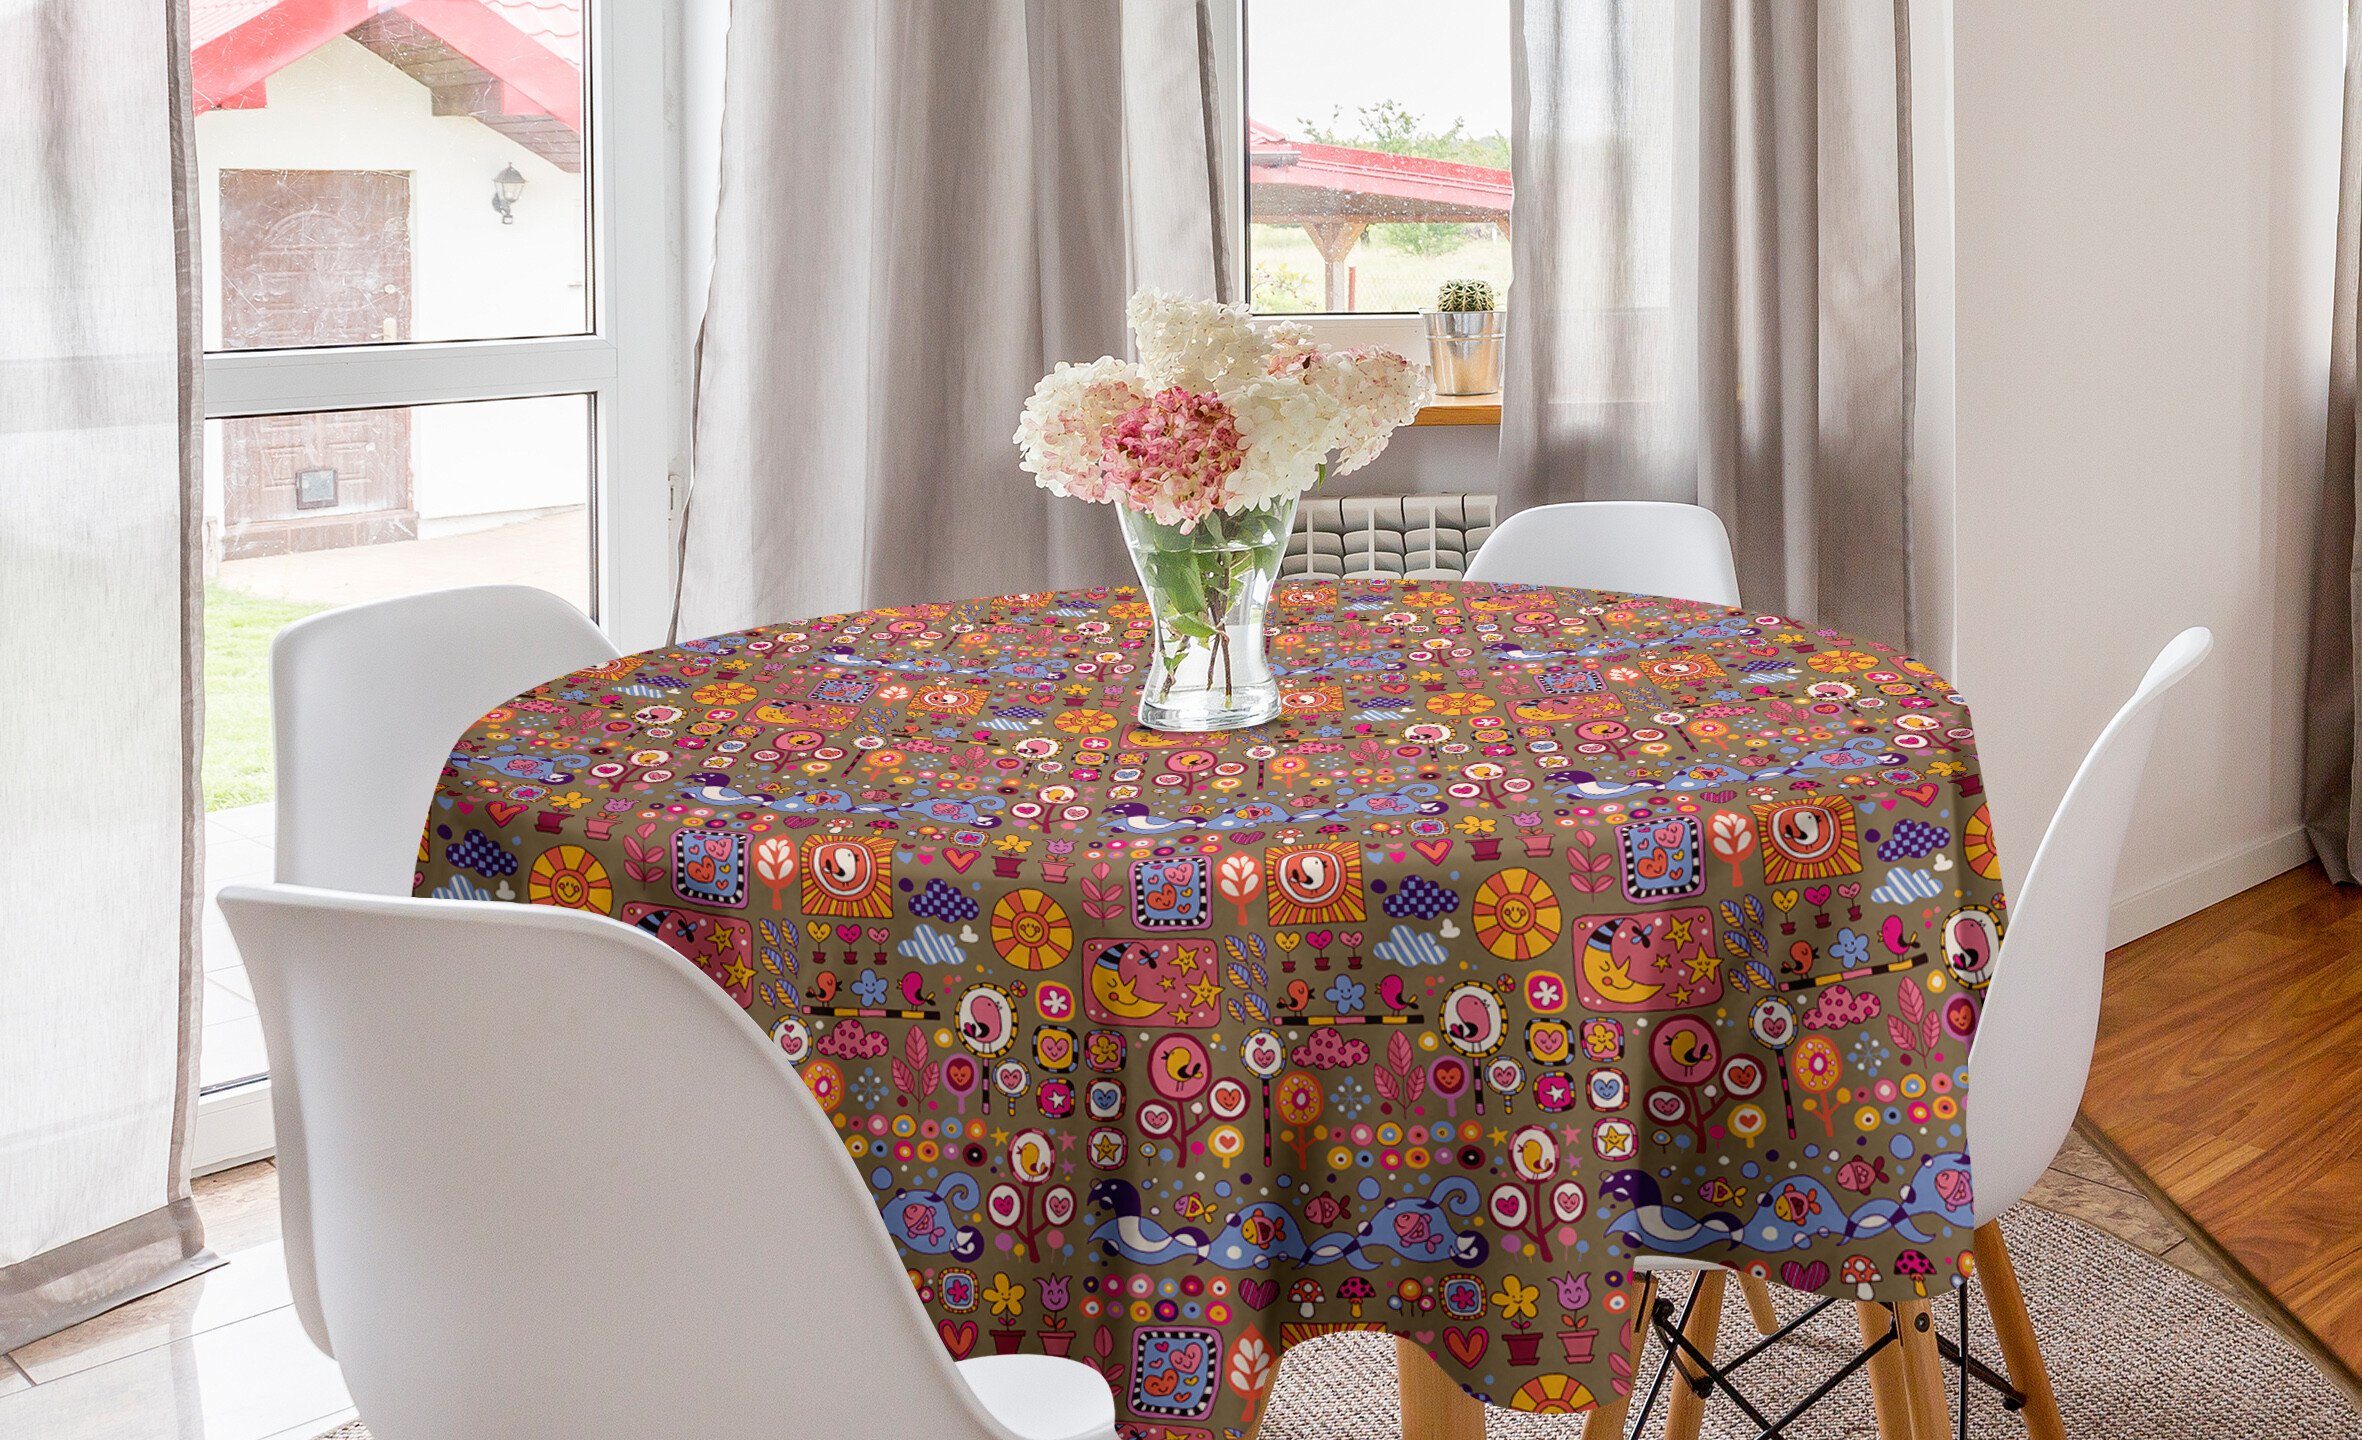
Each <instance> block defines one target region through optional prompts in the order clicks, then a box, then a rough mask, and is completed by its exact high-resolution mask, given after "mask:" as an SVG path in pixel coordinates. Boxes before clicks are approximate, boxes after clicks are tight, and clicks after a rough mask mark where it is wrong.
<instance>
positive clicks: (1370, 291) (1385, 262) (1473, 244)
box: [1253, 225, 1509, 312]
mask: <svg viewBox="0 0 2362 1440" xmlns="http://www.w3.org/2000/svg"><path fill="white" fill-rule="evenodd" d="M1253 249H1254V262H1255V269H1257V270H1258V271H1263V272H1266V273H1273V272H1292V273H1293V274H1294V275H1295V277H1296V280H1297V283H1296V285H1295V286H1294V287H1292V288H1294V289H1295V290H1296V292H1297V293H1298V294H1299V295H1301V296H1303V297H1304V298H1305V299H1306V301H1307V302H1308V303H1307V304H1305V305H1301V306H1291V305H1288V304H1285V303H1273V302H1274V297H1272V296H1270V295H1258V296H1257V297H1256V302H1255V308H1256V309H1258V310H1262V311H1266V312H1269V311H1274V310H1289V309H1312V310H1318V309H1319V308H1321V277H1322V275H1323V273H1324V271H1323V268H1322V265H1321V260H1320V252H1319V251H1318V250H1315V249H1313V248H1312V237H1310V236H1308V235H1306V234H1305V233H1304V231H1303V229H1302V228H1301V227H1299V226H1295V225H1257V226H1255V227H1254V246H1253ZM1345 263H1346V264H1348V265H1350V266H1352V267H1353V268H1354V269H1355V270H1356V271H1358V272H1359V275H1358V279H1357V283H1356V285H1355V299H1356V300H1357V302H1358V308H1360V309H1362V310H1426V309H1429V308H1431V307H1432V306H1433V305H1434V304H1435V291H1436V287H1438V286H1440V285H1441V284H1443V282H1444V281H1446V280H1490V281H1491V282H1493V289H1494V290H1496V291H1498V292H1500V293H1501V295H1502V302H1503V305H1504V307H1505V306H1506V305H1507V300H1508V287H1509V241H1508V239H1507V237H1505V236H1503V235H1502V234H1501V233H1500V232H1499V231H1497V230H1496V231H1488V232H1484V233H1483V234H1482V235H1481V238H1472V239H1469V240H1467V241H1465V242H1463V243H1462V244H1461V245H1460V246H1459V247H1458V248H1456V249H1453V250H1450V251H1447V252H1445V253H1443V254H1440V255H1418V254H1413V253H1412V252H1410V251H1407V250H1398V249H1396V248H1394V247H1393V246H1391V245H1388V244H1385V243H1384V242H1383V241H1382V240H1380V239H1379V238H1378V237H1377V236H1375V235H1364V236H1363V237H1362V239H1361V243H1359V244H1357V245H1355V246H1354V247H1353V250H1352V252H1351V253H1350V254H1348V255H1347V256H1346V259H1345Z"/></svg>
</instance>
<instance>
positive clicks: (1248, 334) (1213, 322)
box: [1126, 290, 1268, 395]
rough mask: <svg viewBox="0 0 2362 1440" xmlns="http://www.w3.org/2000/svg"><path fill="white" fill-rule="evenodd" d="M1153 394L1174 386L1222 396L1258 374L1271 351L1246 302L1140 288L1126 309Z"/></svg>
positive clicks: (1143, 368)
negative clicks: (1191, 297) (1223, 301)
mask: <svg viewBox="0 0 2362 1440" xmlns="http://www.w3.org/2000/svg"><path fill="white" fill-rule="evenodd" d="M1126 318H1127V319H1129V320H1130V321H1131V325H1132V340H1133V344H1134V346H1135V347H1136V348H1137V349H1138V350H1139V352H1140V371H1141V375H1142V377H1143V379H1144V380H1145V381H1146V383H1147V386H1148V388H1149V390H1150V392H1151V393H1153V392H1156V391H1159V390H1168V389H1171V388H1173V387H1175V386H1178V387H1180V388H1181V389H1183V390H1187V391H1190V392H1191V393H1193V394H1200V395H1206V394H1212V395H1219V394H1223V393H1225V392H1226V391H1228V390H1229V388H1230V387H1231V386H1233V385H1236V384H1238V383H1239V382H1241V381H1243V380H1246V379H1248V378H1249V377H1251V376H1255V375H1260V374H1262V373H1263V371H1264V363H1265V358H1266V355H1267V353H1268V351H1267V348H1266V347H1265V345H1264V343H1263V337H1262V336H1261V335H1259V334H1257V333H1256V331H1255V327H1254V325H1253V324H1252V323H1250V321H1249V319H1248V312H1247V307H1246V306H1244V305H1221V304H1217V303H1215V302H1214V301H1211V300H1188V299H1184V298H1182V297H1181V296H1178V295H1168V294H1166V293H1165V292H1164V291H1162V290H1142V291H1140V292H1139V293H1138V294H1136V295H1134V296H1133V297H1132V303H1131V305H1130V306H1129V307H1128V309H1127V311H1126Z"/></svg>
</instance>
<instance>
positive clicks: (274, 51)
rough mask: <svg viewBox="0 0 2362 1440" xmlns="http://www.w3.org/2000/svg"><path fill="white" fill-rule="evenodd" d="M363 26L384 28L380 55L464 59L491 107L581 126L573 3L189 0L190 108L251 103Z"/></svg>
mask: <svg viewBox="0 0 2362 1440" xmlns="http://www.w3.org/2000/svg"><path fill="white" fill-rule="evenodd" d="M364 26H373V27H374V29H373V31H372V32H371V33H379V32H392V33H385V34H381V35H380V43H379V44H373V45H372V46H371V48H372V49H378V50H379V52H380V53H381V54H384V53H387V51H388V50H392V49H396V48H402V47H407V48H403V49H402V53H403V54H405V55H406V56H415V54H416V53H417V52H418V51H419V50H421V49H422V48H428V47H431V48H433V49H436V50H441V51H447V52H449V53H450V54H452V55H455V56H457V57H458V58H459V59H461V60H463V61H465V62H467V64H468V66H470V67H472V68H473V69H474V70H477V71H480V72H482V74H483V75H485V76H488V77H489V78H490V79H491V80H492V81H495V82H497V85H498V89H499V94H498V96H497V97H496V99H497V104H496V105H495V106H494V107H493V109H494V111H495V112H496V113H499V114H503V115H510V116H517V115H546V116H548V117H550V118H551V119H554V120H556V121H558V122H560V123H561V124H563V125H564V126H565V127H566V128H567V129H569V130H572V131H574V132H575V133H576V134H577V135H579V134H580V133H581V131H582V0H397V3H392V4H389V3H386V0H190V4H189V45H190V49H191V55H190V65H191V70H192V72H193V75H194V79H195V90H196V108H197V110H198V112H199V113H203V112H204V111H207V110H211V109H214V108H215V107H217V106H224V107H240V106H253V105H257V104H260V103H261V94H260V92H259V91H258V90H256V88H255V87H257V86H259V85H261V84H262V82H263V81H265V80H267V79H269V78H270V77H271V76H272V75H274V74H276V73H278V72H279V71H280V70H283V69H285V68H286V67H287V66H289V65H291V64H293V63H294V62H296V61H297V60H300V59H302V58H303V57H304V56H306V55H309V54H311V53H312V52H313V51H314V50H317V49H318V48H320V47H321V46H322V45H325V44H326V43H328V42H329V41H330V40H333V39H335V38H336V37H337V36H339V35H343V34H345V33H346V32H348V31H352V30H355V29H357V28H360V27H364ZM418 37H424V40H423V42H421V41H420V40H419V39H418ZM356 38H359V37H356ZM364 43H367V42H364ZM381 46H383V47H384V48H381ZM388 58H389V59H394V56H393V55H391V54H388ZM395 63H401V61H399V60H396V61H395ZM404 68H405V69H410V68H411V67H410V66H408V65H405V66H404ZM412 73H414V74H420V71H418V70H413V72H412ZM424 79H425V77H424V75H423V74H421V80H422V83H424Z"/></svg>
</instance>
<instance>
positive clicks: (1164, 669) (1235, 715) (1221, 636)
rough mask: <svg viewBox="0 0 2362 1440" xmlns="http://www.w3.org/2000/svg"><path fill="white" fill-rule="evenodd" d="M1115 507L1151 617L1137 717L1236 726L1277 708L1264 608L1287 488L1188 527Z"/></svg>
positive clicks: (1180, 725) (1283, 548) (1283, 540)
mask: <svg viewBox="0 0 2362 1440" xmlns="http://www.w3.org/2000/svg"><path fill="white" fill-rule="evenodd" d="M1119 513H1121V515H1122V516H1123V524H1124V543H1125V544H1126V545H1128V546H1129V547H1130V548H1131V551H1132V564H1133V566H1134V567H1135V568H1137V569H1138V570H1139V572H1140V589H1141V591H1142V592H1143V593H1144V594H1145V595H1146V596H1147V597H1148V608H1149V610H1150V611H1151V612H1152V613H1153V615H1154V617H1155V625H1156V640H1155V644H1156V654H1155V658H1154V660H1153V661H1152V663H1151V664H1150V666H1149V670H1148V678H1147V680H1146V682H1145V683H1144V684H1143V685H1142V686H1141V689H1140V723H1141V724H1143V725H1145V726H1147V727H1148V728H1149V729H1151V730H1243V729H1245V728H1247V727H1248V726H1250V725H1260V724H1262V723H1263V722H1264V721H1266V720H1269V719H1271V718H1272V717H1273V716H1275V715H1277V714H1279V682H1278V681H1277V680H1275V679H1273V678H1272V675H1271V657H1270V656H1269V655H1267V654H1265V653H1264V649H1263V610H1264V607H1265V606H1266V605H1268V604H1269V603H1270V601H1271V586H1272V582H1274V581H1275V580H1277V579H1278V578H1279V562H1280V559H1281V557H1282V556H1284V555H1285V554H1286V553H1287V548H1288V531H1289V530H1290V529H1291V528H1293V527H1294V525H1295V523H1296V501H1295V497H1293V496H1290V497H1289V498H1287V499H1285V500H1281V501H1279V502H1277V503H1275V504H1273V505H1271V506H1268V507H1266V508H1263V509H1259V510H1242V511H1240V512H1238V513H1237V514H1234V515H1225V514H1223V513H1222V512H1220V511H1216V512H1214V513H1213V514H1211V515H1208V516H1206V517H1205V518H1204V519H1202V520H1200V521H1198V522H1197V524H1195V525H1193V526H1191V527H1190V528H1189V529H1187V530H1183V529H1181V528H1180V527H1178V526H1174V525H1165V524H1161V523H1159V522H1158V521H1157V520H1156V519H1155V518H1154V517H1152V516H1149V515H1144V514H1142V513H1140V512H1138V511H1136V510H1124V511H1121V512H1119Z"/></svg>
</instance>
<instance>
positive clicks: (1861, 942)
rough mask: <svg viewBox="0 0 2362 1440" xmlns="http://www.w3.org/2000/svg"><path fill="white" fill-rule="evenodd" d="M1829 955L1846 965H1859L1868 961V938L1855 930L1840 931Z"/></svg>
mask: <svg viewBox="0 0 2362 1440" xmlns="http://www.w3.org/2000/svg"><path fill="white" fill-rule="evenodd" d="M1829 953H1830V954H1831V955H1833V956H1835V957H1836V958H1837V959H1839V960H1842V961H1844V962H1845V963H1846V964H1848V965H1861V964H1865V963H1867V962H1868V960H1869V959H1870V937H1869V936H1867V935H1864V934H1862V933H1860V932H1859V931H1855V930H1840V931H1838V932H1837V939H1836V942H1835V943H1833V944H1832V945H1830V947H1829Z"/></svg>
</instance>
